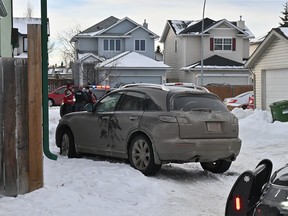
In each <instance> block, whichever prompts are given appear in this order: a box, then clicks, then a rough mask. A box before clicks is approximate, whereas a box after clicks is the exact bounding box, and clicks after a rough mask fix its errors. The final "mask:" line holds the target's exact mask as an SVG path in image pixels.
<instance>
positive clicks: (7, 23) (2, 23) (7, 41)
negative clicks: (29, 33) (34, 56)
mask: <svg viewBox="0 0 288 216" xmlns="http://www.w3.org/2000/svg"><path fill="white" fill-rule="evenodd" d="M11 20H12V0H0V57H12V41H11V40H12V31H11V29H12V22H11Z"/></svg>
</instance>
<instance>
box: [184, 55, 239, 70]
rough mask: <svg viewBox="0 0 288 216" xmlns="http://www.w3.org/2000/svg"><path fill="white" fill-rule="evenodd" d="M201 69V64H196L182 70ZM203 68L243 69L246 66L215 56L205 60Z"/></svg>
mask: <svg viewBox="0 0 288 216" xmlns="http://www.w3.org/2000/svg"><path fill="white" fill-rule="evenodd" d="M193 68H194V69H199V68H201V62H200V61H199V62H196V63H194V64H191V65H188V66H185V67H183V68H181V70H191V69H193ZM203 68H205V69H209V68H210V69H243V68H244V64H242V63H239V62H236V61H233V60H230V59H227V58H224V57H221V56H218V55H213V56H211V57H209V58H206V59H204V60H203Z"/></svg>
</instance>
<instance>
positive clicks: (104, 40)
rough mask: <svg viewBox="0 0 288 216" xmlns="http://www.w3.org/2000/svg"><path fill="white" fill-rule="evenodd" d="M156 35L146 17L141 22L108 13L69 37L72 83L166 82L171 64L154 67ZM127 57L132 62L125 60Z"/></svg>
mask: <svg viewBox="0 0 288 216" xmlns="http://www.w3.org/2000/svg"><path fill="white" fill-rule="evenodd" d="M156 38H159V36H158V35H156V34H155V33H153V32H152V31H150V30H149V29H148V23H147V22H146V20H145V21H144V23H143V25H141V24H138V23H136V22H135V21H133V20H131V19H130V18H128V17H125V18H123V19H118V18H116V17H114V16H110V17H108V18H106V19H104V20H103V21H101V22H99V23H97V24H95V25H93V26H91V27H90V28H88V29H86V30H84V31H82V32H80V33H79V34H77V35H75V36H74V37H73V38H72V39H71V42H73V43H75V48H76V50H75V52H76V53H75V56H76V63H75V64H74V68H73V73H74V82H75V84H79V85H83V84H87V83H92V84H93V83H94V84H99V83H101V84H105V85H107V84H109V85H110V86H112V87H113V86H114V85H116V84H119V83H131V82H152V83H163V82H165V80H166V72H167V70H169V69H170V67H169V66H167V65H164V64H163V63H162V62H157V63H155V64H157V67H155V64H154V61H155V62H156V60H155V59H154V58H155V54H154V51H155V39H156ZM132 56H133V57H134V58H135V59H133V58H132V59H131V57H132ZM127 59H131V60H132V62H133V64H126V63H125V64H124V61H127ZM147 59H149V60H148V61H147ZM150 60H151V61H150ZM142 62H150V63H152V64H145V65H143V64H142ZM100 63H101V64H100Z"/></svg>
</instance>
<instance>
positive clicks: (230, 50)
mask: <svg viewBox="0 0 288 216" xmlns="http://www.w3.org/2000/svg"><path fill="white" fill-rule="evenodd" d="M213 39H214V43H213V46H214V47H213V49H214V51H215V52H232V49H233V38H232V37H214V38H213ZM216 39H221V40H222V44H221V46H222V49H221V50H219V49H216V42H215V41H216ZM224 39H230V40H231V44H230V45H231V49H229V50H225V49H224Z"/></svg>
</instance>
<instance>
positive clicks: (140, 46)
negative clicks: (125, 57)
mask: <svg viewBox="0 0 288 216" xmlns="http://www.w3.org/2000/svg"><path fill="white" fill-rule="evenodd" d="M145 46H146V41H145V40H135V46H134V50H135V51H145V50H146V47H145Z"/></svg>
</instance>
